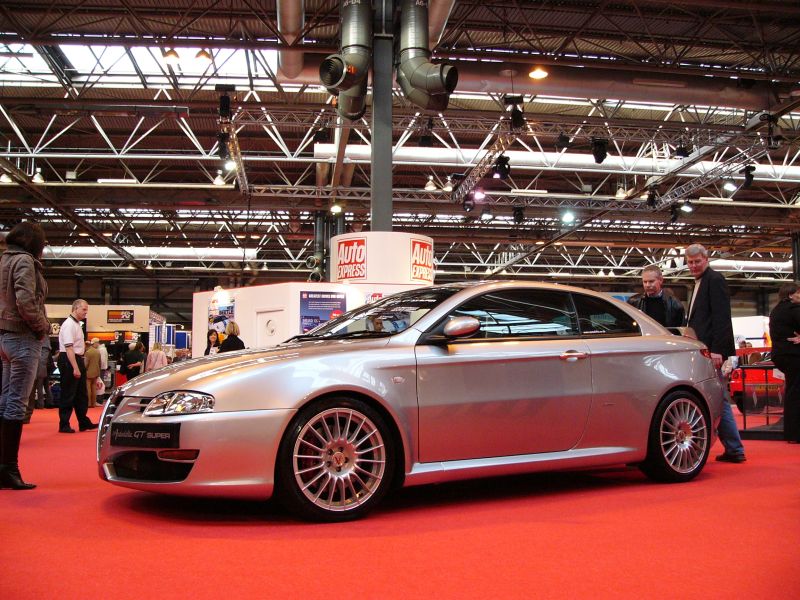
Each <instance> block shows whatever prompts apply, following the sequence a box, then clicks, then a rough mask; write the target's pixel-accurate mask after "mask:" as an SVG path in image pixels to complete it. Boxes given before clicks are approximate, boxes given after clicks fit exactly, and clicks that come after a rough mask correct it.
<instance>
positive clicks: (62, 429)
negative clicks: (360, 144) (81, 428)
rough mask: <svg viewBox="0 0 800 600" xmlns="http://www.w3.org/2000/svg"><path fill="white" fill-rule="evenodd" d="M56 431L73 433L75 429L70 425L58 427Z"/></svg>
mask: <svg viewBox="0 0 800 600" xmlns="http://www.w3.org/2000/svg"><path fill="white" fill-rule="evenodd" d="M58 433H75V430H74V429H73V428H72V427H59V428H58Z"/></svg>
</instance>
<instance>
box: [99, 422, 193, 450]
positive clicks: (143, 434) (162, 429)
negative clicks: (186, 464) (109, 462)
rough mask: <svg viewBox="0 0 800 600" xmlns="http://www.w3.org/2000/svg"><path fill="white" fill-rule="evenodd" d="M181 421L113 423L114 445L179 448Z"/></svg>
mask: <svg viewBox="0 0 800 600" xmlns="http://www.w3.org/2000/svg"><path fill="white" fill-rule="evenodd" d="M180 432H181V424H180V423H148V424H147V425H137V424H134V423H112V425H111V445H112V446H135V447H137V448H178V447H179V446H180Z"/></svg>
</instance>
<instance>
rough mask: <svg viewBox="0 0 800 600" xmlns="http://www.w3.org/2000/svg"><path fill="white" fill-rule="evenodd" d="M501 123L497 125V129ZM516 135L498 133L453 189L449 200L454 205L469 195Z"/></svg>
mask: <svg viewBox="0 0 800 600" xmlns="http://www.w3.org/2000/svg"><path fill="white" fill-rule="evenodd" d="M501 124H502V121H501V122H500V123H498V124H497V126H496V127H499V126H500V125H501ZM516 137H517V136H516V134H513V133H511V134H509V133H500V134H498V135H497V137H496V138H495V140H494V142H493V143H492V145H491V146H489V148H488V149H487V150H486V152H485V153H484V155H483V156H482V157H481V159H480V160H479V161H478V162H477V163H476V164H475V166H474V167H472V169H470V170H469V172H468V173H467V174H466V176H465V177H464V179H462V180H461V182H460V183H459V184H458V185H456V187H454V188H453V191H452V192H451V194H450V200H451V202H453V203H454V204H460V203H461V201H462V200H464V198H465V197H466V196H467V194H469V193H470V192H471V191H472V190H473V189H474V188H475V187H476V186H477V185H478V184H479V183H480V181H481V179H483V178H484V176H485V175H486V174H487V173H488V172H489V171H490V170H491V168H492V165H494V163H495V161H496V160H497V157H498V156H500V155H501V154H503V152H505V151H506V150H508V148H509V146H511V144H512V143H513V142H514V140H515V139H516Z"/></svg>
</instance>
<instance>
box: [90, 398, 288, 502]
mask: <svg viewBox="0 0 800 600" xmlns="http://www.w3.org/2000/svg"><path fill="white" fill-rule="evenodd" d="M107 412H109V413H111V412H113V411H109V410H108V409H107ZM294 414H295V411H294V410H288V409H287V410H250V411H236V412H220V413H202V414H193V415H180V416H168V417H144V416H142V414H141V412H140V411H139V410H138V405H137V407H136V410H133V409H131V408H126V407H125V405H124V403H123V405H122V406H121V407H120V409H119V411H118V414H108V415H107V414H106V412H104V415H103V419H102V421H101V428H100V430H99V431H98V449H97V459H98V468H99V474H100V477H101V478H102V479H105V480H106V481H109V482H111V483H113V484H115V485H119V486H123V487H128V488H133V489H137V490H146V491H151V492H157V493H164V494H175V495H188V496H222V497H227V498H250V499H267V498H269V497H271V496H272V491H273V487H274V476H275V461H276V457H277V453H278V446H279V445H280V440H281V437H282V436H283V432H284V431H285V429H286V427H287V426H288V424H289V421H290V420H291V419H292V417H293V416H294ZM113 423H126V424H131V425H133V426H135V427H136V428H137V429H139V428H141V430H142V431H148V427H150V428H151V429H152V425H154V424H164V423H180V442H179V445H178V448H179V449H185V450H197V451H198V454H197V457H196V458H195V459H193V460H174V459H171V458H164V457H163V456H161V455H163V454H164V453H165V451H167V450H175V448H169V449H167V448H157V447H147V446H142V445H139V444H137V445H136V446H126V445H112V443H111V435H109V433H110V427H111V425H112V424H113Z"/></svg>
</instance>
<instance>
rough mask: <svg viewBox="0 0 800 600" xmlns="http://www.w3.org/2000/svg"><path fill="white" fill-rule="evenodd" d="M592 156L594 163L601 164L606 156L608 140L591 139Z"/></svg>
mask: <svg viewBox="0 0 800 600" xmlns="http://www.w3.org/2000/svg"><path fill="white" fill-rule="evenodd" d="M592 156H594V162H596V163H597V164H598V165H599V164H601V163H602V162H603V161H604V160H605V159H606V156H608V140H604V139H603V138H592Z"/></svg>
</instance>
